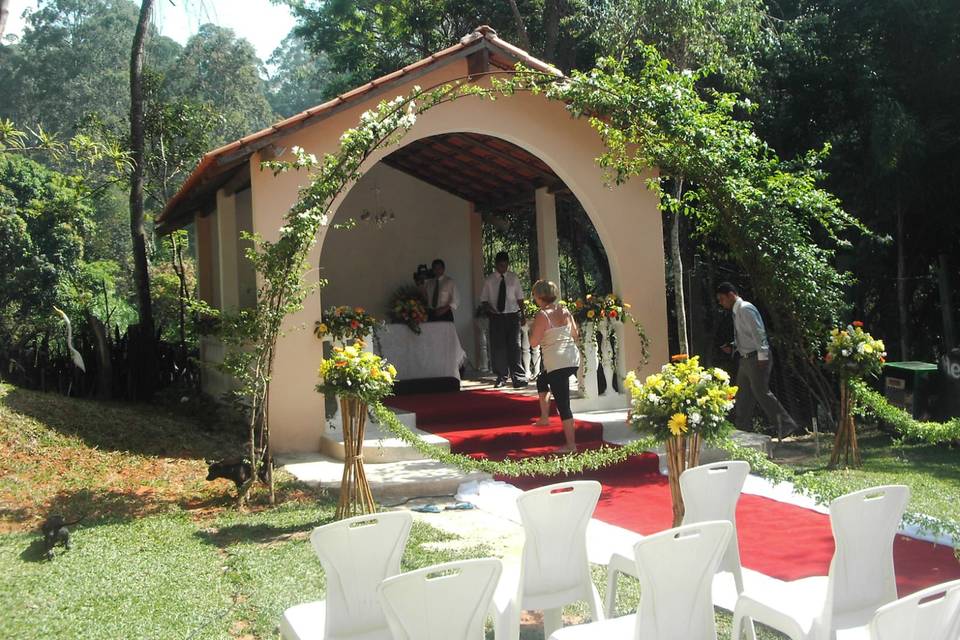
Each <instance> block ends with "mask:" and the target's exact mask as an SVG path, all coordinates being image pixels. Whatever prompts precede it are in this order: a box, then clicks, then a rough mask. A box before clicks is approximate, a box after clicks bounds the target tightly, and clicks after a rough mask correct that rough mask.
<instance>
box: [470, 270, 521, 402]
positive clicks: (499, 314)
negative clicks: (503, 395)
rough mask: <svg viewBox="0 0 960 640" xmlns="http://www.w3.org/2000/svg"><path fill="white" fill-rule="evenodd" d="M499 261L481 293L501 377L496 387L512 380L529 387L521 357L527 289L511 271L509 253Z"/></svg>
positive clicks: (494, 368)
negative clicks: (522, 312)
mask: <svg viewBox="0 0 960 640" xmlns="http://www.w3.org/2000/svg"><path fill="white" fill-rule="evenodd" d="M495 260H496V262H495V267H496V270H495V271H494V272H493V273H491V274H490V275H489V276H487V277H486V279H485V280H484V281H483V288H482V289H481V291H480V306H481V307H482V308H483V310H484V311H485V312H486V313H487V315H488V316H489V318H490V351H491V360H492V361H493V363H492V364H493V371H494V373H496V374H497V382H496V384H495V386H496V387H502V386H503V385H504V384H506V380H507V377H509V378H510V379H511V381H512V382H513V386H514V388H519V387H525V386H527V378H526V373H525V372H524V369H523V361H522V359H521V354H520V325H521V324H522V322H523V314H521V313H520V309H521V308H522V305H523V289H522V288H521V287H520V279H519V278H518V277H517V274H515V273H513V272H512V271H508V270H507V267H509V266H510V257H509V256H508V255H507V252H506V251H501V252H500V253H498V254H497V257H496V259H495Z"/></svg>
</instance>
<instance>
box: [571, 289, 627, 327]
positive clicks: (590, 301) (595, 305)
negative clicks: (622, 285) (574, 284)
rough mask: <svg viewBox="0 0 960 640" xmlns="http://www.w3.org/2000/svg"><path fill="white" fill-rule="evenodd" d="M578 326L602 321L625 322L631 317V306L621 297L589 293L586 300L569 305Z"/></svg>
mask: <svg viewBox="0 0 960 640" xmlns="http://www.w3.org/2000/svg"><path fill="white" fill-rule="evenodd" d="M568 305H569V306H568V308H569V309H570V310H571V311H572V312H573V317H574V318H576V320H577V323H578V324H583V323H584V322H598V321H600V320H619V321H620V322H623V321H624V320H625V319H627V318H628V317H632V316H630V312H629V309H630V305H629V304H627V303H625V302H624V301H623V300H622V299H621V298H620V296H617V295H614V294H612V293H610V294H607V295H605V296H595V295H593V294H590V293H588V294H587V297H585V298H578V299H576V300H572V301H571V302H569V303H568Z"/></svg>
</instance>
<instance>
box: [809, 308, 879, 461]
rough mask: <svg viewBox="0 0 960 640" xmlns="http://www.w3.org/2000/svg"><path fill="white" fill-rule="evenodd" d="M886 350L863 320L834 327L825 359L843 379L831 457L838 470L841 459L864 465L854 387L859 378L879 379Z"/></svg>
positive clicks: (828, 365) (828, 366)
mask: <svg viewBox="0 0 960 640" xmlns="http://www.w3.org/2000/svg"><path fill="white" fill-rule="evenodd" d="M885 349H886V347H884V345H883V340H877V339H876V338H874V337H873V336H872V335H870V334H869V333H867V332H866V331H864V330H863V323H862V322H860V321H859V320H855V321H854V322H852V323H850V324H848V325H847V327H846V329H837V328H833V329H831V330H830V338H829V339H828V340H827V353H826V355H824V357H823V360H824V362H825V363H826V365H827V368H828V369H830V370H832V371H834V372H835V373H836V374H837V375H838V376H839V378H840V411H839V414H838V418H839V420H838V423H837V433H836V436H835V437H834V440H833V452H832V453H831V454H830V463H829V464H830V467H831V468H832V467H836V466H837V465H838V464H839V463H840V459H841V458H842V459H843V461H844V462H845V463H846V464H847V465H853V466H855V467H859V466H860V446H859V445H858V444H857V426H856V423H855V422H854V419H853V413H854V404H855V402H854V398H853V396H852V394H851V391H850V388H851V384H852V383H853V381H854V380H856V379H857V378H863V377H866V376H868V375H870V376H879V375H880V372H881V371H882V370H883V363H884V362H886V360H885V357H886V355H887V352H886V350H885Z"/></svg>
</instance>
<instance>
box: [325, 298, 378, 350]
mask: <svg viewBox="0 0 960 640" xmlns="http://www.w3.org/2000/svg"><path fill="white" fill-rule="evenodd" d="M378 324H379V322H378V321H377V319H376V318H374V317H373V316H372V315H370V314H369V313H367V312H366V311H365V310H364V308H363V307H348V306H340V307H330V308H329V309H327V310H326V311H324V312H323V315H322V316H321V318H320V320H318V321H317V322H316V324H314V327H313V334H314V335H315V336H317V338H320V339H321V340H322V339H323V338H324V337H326V336H330V337H332V338H333V339H334V340H336V341H338V342H342V343H346V342H352V341H356V340H365V339H366V337H367V336H368V335H370V332H371V331H373V330H374V329H376V327H377V325H378Z"/></svg>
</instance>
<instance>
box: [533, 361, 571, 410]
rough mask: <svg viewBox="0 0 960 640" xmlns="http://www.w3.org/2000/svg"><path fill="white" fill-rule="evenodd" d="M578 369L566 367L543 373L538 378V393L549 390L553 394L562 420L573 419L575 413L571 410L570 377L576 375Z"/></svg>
mask: <svg viewBox="0 0 960 640" xmlns="http://www.w3.org/2000/svg"><path fill="white" fill-rule="evenodd" d="M577 369H578V367H564V368H563V369H557V370H556V371H541V372H540V375H539V376H537V392H538V393H546V392H547V391H548V390H549V391H550V393H552V394H553V400H554V402H556V403H557V411H559V412H560V419H561V420H569V419H570V418H572V417H573V411H571V410H570V376H572V375H574V374H575V373H576V372H577Z"/></svg>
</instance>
